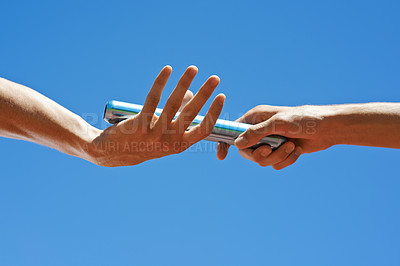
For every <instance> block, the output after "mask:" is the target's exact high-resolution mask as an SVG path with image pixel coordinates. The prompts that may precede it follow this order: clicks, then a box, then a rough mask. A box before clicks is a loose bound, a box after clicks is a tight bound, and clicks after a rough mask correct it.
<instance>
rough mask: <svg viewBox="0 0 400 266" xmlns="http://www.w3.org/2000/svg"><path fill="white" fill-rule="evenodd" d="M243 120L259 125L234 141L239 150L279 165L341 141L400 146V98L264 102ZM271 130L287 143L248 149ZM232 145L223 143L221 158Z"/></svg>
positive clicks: (291, 162) (274, 165) (273, 164)
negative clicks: (289, 104)
mask: <svg viewBox="0 0 400 266" xmlns="http://www.w3.org/2000/svg"><path fill="white" fill-rule="evenodd" d="M239 121H241V122H245V123H249V124H254V125H253V126H252V127H251V128H249V129H248V130H247V131H246V132H245V133H243V134H242V135H241V136H239V138H238V139H237V140H236V141H235V146H237V147H238V148H239V152H240V154H241V155H242V156H243V157H245V158H247V159H249V160H252V161H254V162H256V163H258V164H260V165H261V166H269V165H272V167H273V168H275V169H282V168H284V167H286V166H289V165H291V164H293V163H294V162H295V161H296V160H297V158H298V157H299V156H300V155H301V154H302V153H311V152H316V151H320V150H324V149H327V148H329V147H331V146H333V145H337V144H349V145H362V146H375V147H388V148H400V103H365V104H342V105H327V106H310V105H308V106H298V107H279V106H268V105H260V106H257V107H255V108H253V109H251V110H250V111H249V112H247V113H246V114H245V115H244V116H242V117H241V118H240V119H239ZM268 135H282V136H285V137H287V138H288V142H286V143H285V144H284V145H282V146H281V147H280V148H278V149H277V150H275V151H272V150H271V149H270V148H269V147H268V146H262V147H259V148H257V149H255V150H250V149H247V148H248V147H250V146H252V145H254V144H256V143H257V142H258V141H259V140H261V139H262V138H263V137H265V136H268ZM228 148H229V146H227V145H225V144H224V145H222V144H220V145H219V147H218V154H217V156H218V158H219V159H224V158H225V156H226V154H227V151H228Z"/></svg>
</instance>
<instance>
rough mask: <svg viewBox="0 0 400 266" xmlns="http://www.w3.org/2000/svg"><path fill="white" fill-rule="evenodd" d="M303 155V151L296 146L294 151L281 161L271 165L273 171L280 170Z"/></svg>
mask: <svg viewBox="0 0 400 266" xmlns="http://www.w3.org/2000/svg"><path fill="white" fill-rule="evenodd" d="M302 153H303V150H302V148H301V147H300V146H297V147H296V149H295V150H294V151H293V152H292V153H291V154H290V155H289V156H288V157H287V158H286V159H285V160H284V161H283V162H280V163H277V164H274V165H272V167H273V168H274V169H275V170H281V169H283V168H285V167H287V166H289V165H291V164H293V163H295V162H296V161H297V159H298V158H299V157H300V155H301V154H302Z"/></svg>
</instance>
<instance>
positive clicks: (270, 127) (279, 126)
mask: <svg viewBox="0 0 400 266" xmlns="http://www.w3.org/2000/svg"><path fill="white" fill-rule="evenodd" d="M284 126H285V125H284V124H283V123H276V121H275V119H274V118H273V117H272V118H271V119H269V120H266V121H264V122H261V123H259V124H256V125H252V126H251V127H249V128H248V129H247V130H246V131H245V132H244V133H242V134H241V135H240V136H239V137H238V138H237V139H236V140H235V146H236V147H237V148H239V149H245V148H248V147H251V146H253V145H255V144H257V143H258V142H259V141H260V140H261V139H262V138H264V137H265V136H269V135H273V134H275V133H276V132H284V130H283V129H284Z"/></svg>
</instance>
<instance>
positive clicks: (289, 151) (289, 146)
mask: <svg viewBox="0 0 400 266" xmlns="http://www.w3.org/2000/svg"><path fill="white" fill-rule="evenodd" d="M293 150H294V145H293V144H291V145H288V146H287V147H286V150H285V152H286V153H291V152H292V151H293Z"/></svg>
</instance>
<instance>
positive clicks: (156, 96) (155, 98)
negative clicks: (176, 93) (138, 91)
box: [140, 66, 172, 127]
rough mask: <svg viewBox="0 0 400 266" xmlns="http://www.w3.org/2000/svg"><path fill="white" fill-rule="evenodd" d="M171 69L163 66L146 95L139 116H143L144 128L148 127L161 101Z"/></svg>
mask: <svg viewBox="0 0 400 266" xmlns="http://www.w3.org/2000/svg"><path fill="white" fill-rule="evenodd" d="M171 72H172V67H171V66H165V67H164V68H163V69H162V70H161V71H160V73H159V74H158V76H157V78H156V80H155V81H154V83H153V86H152V87H151V89H150V91H149V94H147V98H146V101H145V103H144V106H143V109H142V111H141V112H140V115H142V116H143V123H144V126H147V127H148V126H149V125H150V123H151V120H152V118H153V114H154V112H155V110H156V108H157V105H158V103H159V101H160V99H161V94H162V91H163V89H164V87H165V84H167V81H168V79H169V77H170V75H171Z"/></svg>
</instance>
